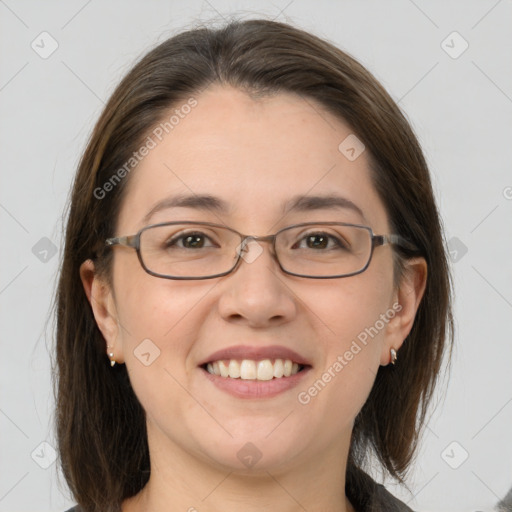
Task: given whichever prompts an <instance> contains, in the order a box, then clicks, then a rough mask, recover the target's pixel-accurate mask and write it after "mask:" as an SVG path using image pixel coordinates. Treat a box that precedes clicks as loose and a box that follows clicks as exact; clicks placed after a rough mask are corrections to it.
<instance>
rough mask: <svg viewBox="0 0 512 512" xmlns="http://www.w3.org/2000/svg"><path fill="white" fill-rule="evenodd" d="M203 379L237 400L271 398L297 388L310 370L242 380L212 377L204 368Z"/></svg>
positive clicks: (309, 368) (305, 369) (308, 368)
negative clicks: (279, 376)
mask: <svg viewBox="0 0 512 512" xmlns="http://www.w3.org/2000/svg"><path fill="white" fill-rule="evenodd" d="M200 370H201V372H202V373H203V374H204V375H205V377H206V378H207V379H208V380H209V381H210V382H212V383H213V384H214V385H215V386H217V387H218V388H219V389H220V390H222V391H225V392H226V393H229V394H230V395H232V396H235V397H237V398H272V397H273V396H276V395H279V394H280V393H284V392H285V391H288V390H289V389H292V388H294V387H295V386H297V385H298V384H299V383H300V382H301V381H302V379H304V377H305V376H306V374H307V373H308V372H309V370H311V367H310V366H307V367H306V368H304V369H303V370H302V371H300V372H298V373H296V374H295V375H291V376H290V377H281V378H279V379H275V378H274V379H272V380H243V379H231V378H229V377H221V376H220V375H212V374H211V373H210V372H208V371H207V370H205V369H204V368H200Z"/></svg>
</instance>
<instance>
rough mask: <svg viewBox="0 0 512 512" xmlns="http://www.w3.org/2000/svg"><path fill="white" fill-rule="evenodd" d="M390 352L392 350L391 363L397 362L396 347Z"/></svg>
mask: <svg viewBox="0 0 512 512" xmlns="http://www.w3.org/2000/svg"><path fill="white" fill-rule="evenodd" d="M390 352H391V364H395V362H396V360H397V356H396V350H395V349H394V348H392V349H391V350H390Z"/></svg>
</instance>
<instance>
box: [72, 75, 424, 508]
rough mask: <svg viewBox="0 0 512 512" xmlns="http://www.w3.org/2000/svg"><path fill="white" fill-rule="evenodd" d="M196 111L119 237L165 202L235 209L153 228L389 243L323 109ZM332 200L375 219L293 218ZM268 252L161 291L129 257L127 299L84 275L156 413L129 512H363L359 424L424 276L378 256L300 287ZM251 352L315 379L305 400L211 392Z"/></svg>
mask: <svg viewBox="0 0 512 512" xmlns="http://www.w3.org/2000/svg"><path fill="white" fill-rule="evenodd" d="M196 99H197V101H198V105H197V107H195V108H194V109H193V110H192V112H191V113H190V114H188V116H187V117H186V118H185V119H183V120H181V122H180V124H179V125H177V126H176V127H175V128H174V130H173V131H172V132H170V133H169V134H168V135H167V136H166V137H165V138H164V139H163V140H162V142H160V143H159V144H158V146H157V147H156V148H155V149H153V150H152V151H151V152H150V153H149V155H148V156H147V157H145V158H144V160H143V161H142V162H141V163H140V164H139V166H138V168H137V169H136V170H135V171H133V172H132V175H131V176H130V182H129V184H128V189H127V195H126V197H125V200H124V203H123V205H122V208H121V212H120V215H119V218H118V226H117V232H116V233H115V234H114V235H116V236H119V235H128V234H134V233H136V232H137V231H138V230H139V229H140V228H141V227H143V226H144V225H145V224H144V223H143V222H142V218H143V217H144V215H145V214H146V213H147V212H148V211H149V210H150V209H151V208H152V206H153V205H154V204H155V203H156V202H157V201H159V200H160V199H162V198H164V197H167V196H170V195H173V194H177V193H184V194H190V193H193V194H206V193H207V194H211V195H215V196H217V197H219V198H221V199H223V200H224V201H226V202H227V203H228V204H229V209H228V211H225V212H221V213H216V214H213V213H212V212H209V211H202V210H198V209H195V208H184V207H180V208H172V209H167V210H165V211H161V212H159V213H157V214H155V215H154V217H152V218H151V220H150V222H149V223H150V224H153V223H157V222H165V221H172V220H197V221H212V222H224V223H225V224H226V225H228V226H230V227H233V228H234V229H236V230H238V231H240V232H242V233H247V234H254V235H266V234H271V233H275V232H276V231H277V230H278V229H280V228H282V227H284V226H288V225H290V224H294V223H299V222H308V221H311V220H320V221H340V222H353V223H360V224H366V225H369V226H371V227H372V229H373V231H374V233H376V234H387V233H389V232H390V231H389V226H388V216H387V214H386V211H385V209H384V206H383V204H382V201H381V200H380V199H379V197H378V196H377V194H376V192H375V189H374V187H373V185H372V183H371V180H370V174H369V170H368V169H369V167H368V165H369V164H368V159H367V155H366V153H364V152H363V153H362V154H361V156H359V158H357V159H356V160H355V161H353V162H350V161H349V160H348V159H347V158H346V157H345V156H344V155H343V154H342V153H341V152H340V151H339V150H338V146H339V144H340V142H341V141H343V140H344V139H345V138H346V137H347V136H348V135H349V134H350V133H351V130H350V128H349V127H348V126H347V125H346V124H344V123H343V122H341V121H340V120H339V119H337V118H335V117H334V116H333V115H331V114H330V113H328V112H326V111H325V110H324V109H322V108H321V106H320V105H318V104H315V103H314V102H313V101H312V100H308V101H307V102H306V101H305V100H304V99H302V98H300V97H299V96H295V95H292V94H287V93H286V94H285V93H280V94H278V95H275V96H273V97H267V98H263V99H258V100H254V99H251V98H250V97H249V96H248V95H247V94H245V93H244V92H241V91H239V90H236V89H232V88H229V87H226V86H220V85H215V86H211V87H210V88H208V89H207V90H206V91H204V92H202V93H201V94H200V95H198V96H197V98H196ZM333 192H335V193H337V194H339V195H342V196H344V197H346V198H348V199H350V200H351V201H353V202H354V203H355V204H356V205H358V206H359V207H360V208H361V210H362V211H363V213H364V218H361V216H360V215H359V214H357V213H355V212H354V211H351V210H349V209H342V208H335V209H322V210H319V211H314V212H311V211H310V212H285V211H284V204H285V203H286V202H287V201H288V200H290V198H291V197H293V196H296V195H306V194H308V195H311V194H314V195H322V194H332V193H333ZM262 205H264V207H262ZM261 247H263V249H264V250H263V252H262V254H260V255H259V256H258V257H257V258H256V259H255V260H254V261H253V262H252V263H246V262H242V264H241V265H240V266H239V267H238V268H237V270H236V271H235V272H233V273H231V274H230V275H227V276H224V277H221V278H216V279H211V280H199V281H173V280H167V279H160V278H157V277H153V276H151V275H149V274H147V273H146V272H145V271H144V270H143V269H142V267H141V265H140V264H139V261H138V259H137V256H136V253H135V251H134V250H133V249H131V248H126V247H115V248H113V250H114V263H113V289H110V288H109V287H108V286H107V285H106V284H105V282H104V281H102V280H101V278H100V277H99V276H98V275H96V274H95V271H94V264H93V263H92V261H90V260H88V261H86V262H84V263H83V265H82V267H81V278H82V282H83V285H84V289H85V291H86V293H87V296H88V298H89V300H90V302H91V306H92V309H93V312H94V315H95V318H96V321H97V324H98V326H99V328H100V329H101V332H102V333H103V336H104V338H105V340H106V345H109V346H111V347H113V349H108V350H107V348H106V347H105V350H106V352H111V351H112V352H113V353H114V359H115V360H116V361H117V363H118V364H126V365H127V368H128V371H129V374H130V378H131V382H132V385H133V388H134V390H135V393H136V394H137V396H138V398H139V400H140V402H141V404H142V405H143V407H144V409H145V410H146V413H147V427H148V442H149V448H150V456H151V477H150V480H149V482H148V484H147V485H146V487H145V488H144V489H143V490H142V491H141V492H140V493H139V494H138V495H136V496H135V497H133V498H131V499H128V500H126V501H125V502H124V503H123V504H122V510H123V512H133V511H142V510H151V511H155V512H159V511H167V510H171V509H172V510H183V511H186V510H190V511H192V510H194V508H192V507H195V509H197V510H200V511H211V512H214V511H215V512H217V511H222V512H229V511H235V510H240V508H243V510H245V511H247V512H252V511H256V510H257V511H261V510H268V511H270V510H272V511H274V510H280V511H282V512H292V511H293V512H295V511H299V510H304V509H305V510H308V511H309V512H314V511H323V512H324V511H335V510H336V511H352V510H354V509H353V507H352V505H351V504H350V503H349V500H348V499H347V498H346V496H345V493H344V482H345V469H346V463H347V456H348V449H349V443H350V436H351V431H352V428H353V422H354V418H355V417H356V415H357V414H358V412H359V411H360V409H361V408H362V406H363V404H364V402H365V401H366V399H367V397H368V394H369V392H370V390H371V388H372V385H373V382H374V379H375V375H376V373H377V371H378V368H379V366H380V365H387V364H389V363H390V349H391V348H394V349H395V350H397V351H398V349H399V348H400V346H401V344H402V343H403V340H404V339H405V338H406V336H407V334H408V333H409V331H410V329H411V327H412V324H413V321H414V316H415V314H416V310H417V307H418V305H419V302H420V300H421V297H422V295H423V292H424V287H425V280H426V264H425V261H424V260H423V259H415V260H411V261H410V262H409V264H408V269H407V272H406V274H405V275H404V277H403V279H402V281H401V284H400V286H399V288H395V287H394V285H393V265H392V249H391V247H390V246H384V247H379V248H378V249H376V250H375V252H374V255H373V259H372V262H371V264H370V266H369V268H368V269H367V270H366V271H365V272H363V273H362V274H359V275H356V276H352V277H349V278H343V279H332V280H315V279H304V278H299V277H294V276H289V275H286V274H284V273H283V272H281V271H280V269H279V267H278V265H277V262H276V261H275V260H274V259H273V257H272V254H271V252H270V251H269V245H268V244H266V243H262V244H261ZM396 303H399V304H400V305H401V307H402V309H401V311H400V312H399V313H397V314H396V315H395V316H394V318H393V319H392V320H390V321H389V322H388V323H387V324H386V325H385V327H384V328H383V329H381V330H380V331H379V334H378V335H377V336H375V337H374V338H373V339H372V340H371V342H369V343H368V344H367V345H366V346H365V347H364V349H363V350H361V351H360V352H359V353H358V354H357V355H356V356H354V358H353V359H352V360H351V361H350V362H349V363H348V364H347V365H346V366H345V367H344V368H343V370H342V371H341V372H340V373H339V374H338V375H337V376H336V377H335V378H333V379H332V380H331V382H330V383H329V384H328V385H327V386H326V387H325V388H324V389H323V390H322V391H321V392H320V393H319V394H318V395H317V396H316V397H314V399H312V400H311V401H310V403H308V404H307V405H302V404H300V403H299V402H298V400H297V393H298V392H299V391H303V390H307V388H308V387H309V386H311V385H312V383H313V382H315V381H316V380H317V379H318V378H319V377H320V376H321V375H322V373H323V372H324V371H325V370H326V369H327V368H328V367H330V366H332V364H333V363H334V362H335V361H336V359H337V357H338V355H340V354H343V353H345V351H346V350H348V349H349V348H350V345H351V343H352V341H353V340H354V339H356V338H357V335H358V334H359V333H360V332H361V331H363V330H364V329H365V328H366V327H369V326H373V325H374V324H375V322H376V321H377V320H378V319H379V315H381V314H383V313H385V312H386V311H387V310H389V309H390V308H392V306H393V304H396ZM146 338H149V339H151V340H152V342H153V343H154V344H155V345H156V346H158V348H159V349H160V351H161V353H160V356H159V357H158V358H157V359H156V360H154V362H153V363H152V364H151V365H149V366H145V365H143V364H141V362H140V361H139V360H138V359H137V358H136V357H135V356H134V350H135V349H136V347H137V346H138V345H139V344H140V343H141V341H142V340H144V339H146ZM239 344H243V345H255V346H258V345H260V346H268V345H274V344H280V345H285V346H287V347H290V348H292V349H293V350H295V351H297V352H299V353H300V354H302V355H304V356H305V357H307V358H308V359H309V361H311V364H312V367H313V368H312V370H311V371H310V372H309V375H308V376H307V379H306V381H305V383H304V384H303V385H302V384H301V385H300V386H299V389H297V388H294V389H292V390H290V391H286V392H284V393H282V394H280V395H278V396H276V397H274V398H268V399H259V400H258V399H253V400H246V399H240V398H234V397H232V396H231V395H228V394H226V393H224V392H222V391H220V390H218V389H217V388H216V387H215V386H214V385H213V384H211V383H210V382H209V381H208V380H207V379H205V378H204V375H203V374H202V373H201V370H200V369H199V368H198V364H199V362H200V361H201V360H203V359H204V358H205V357H207V356H208V355H209V354H211V353H213V352H214V351H217V350H219V349H222V348H226V347H229V346H233V345H239ZM398 355H399V354H398ZM105 392H108V390H105ZM247 442H251V443H253V444H254V445H255V446H256V447H257V448H258V450H259V451H260V452H261V454H262V457H261V459H260V460H259V461H258V463H257V464H256V465H255V466H253V467H252V468H246V467H245V466H244V465H243V464H242V463H241V462H240V460H239V459H238V458H237V452H238V451H239V450H240V449H241V448H242V447H243V446H244V445H245V444H246V443H247Z"/></svg>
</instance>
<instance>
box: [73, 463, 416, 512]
mask: <svg viewBox="0 0 512 512" xmlns="http://www.w3.org/2000/svg"><path fill="white" fill-rule="evenodd" d="M346 494H347V497H348V499H349V500H350V503H352V505H353V507H354V508H355V509H356V511H357V512H413V510H412V509H411V508H409V507H408V506H407V505H406V504H405V503H403V502H402V501H400V500H399V499H397V498H395V497H394V496H393V495H392V494H391V493H390V492H389V491H388V490H387V489H386V488H385V487H384V486H383V485H381V484H378V483H377V482H375V481H374V480H373V479H372V478H371V477H370V476H368V475H367V474H366V473H362V472H361V473H360V474H359V482H358V485H357V489H349V488H347V489H346ZM67 512H82V510H81V509H80V508H79V507H78V506H76V507H73V508H71V509H69V510H68V511H67Z"/></svg>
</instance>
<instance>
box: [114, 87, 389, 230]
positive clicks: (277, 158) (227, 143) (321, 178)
mask: <svg viewBox="0 0 512 512" xmlns="http://www.w3.org/2000/svg"><path fill="white" fill-rule="evenodd" d="M194 99H195V101H196V102H197V103H196V105H195V106H194V107H193V108H183V110H180V104H177V105H175V106H173V108H171V109H169V115H168V117H166V118H164V119H163V121H162V123H165V122H168V121H170V120H171V117H172V116H173V114H175V115H174V117H173V119H172V124H171V122H168V123H167V124H166V125H164V124H161V125H157V126H156V128H157V129H158V128H159V129H158V130H157V131H155V130H153V132H151V133H150V137H151V138H152V139H153V142H154V144H151V145H152V146H154V147H153V148H152V149H151V150H150V151H149V152H148V154H147V155H146V156H145V157H144V158H143V159H142V160H141V161H140V163H139V164H138V165H137V167H136V168H135V169H134V170H133V171H132V173H131V175H130V177H129V183H128V184H127V185H128V186H127V190H126V194H125V198H124V200H123V204H122V207H121V212H120V215H119V219H118V230H119V231H124V230H128V231H133V230H135V229H140V228H141V227H143V226H144V225H146V224H147V218H146V219H145V217H147V214H148V212H149V211H150V210H151V209H152V208H153V207H154V205H155V204H156V203H158V202H159V201H162V199H165V198H166V197H171V196H177V195H178V196H184V195H186V196H205V195H209V196H214V197H218V198H219V199H221V200H222V202H223V203H224V205H225V206H226V209H225V210H224V211H223V213H222V215H223V217H222V218H221V219H218V220H222V221H223V222H229V223H231V225H232V226H233V227H236V226H235V224H236V223H239V224H240V225H239V226H238V227H241V228H242V227H243V228H244V230H245V231H246V232H247V230H248V229H252V228H254V229H257V228H259V229H257V232H262V231H261V230H262V229H265V227H266V226H268V227H270V226H273V225H274V224H275V223H276V222H277V221H278V220H279V219H280V218H283V216H284V217H286V211H287V210H286V208H287V205H290V204H291V203H292V202H293V200H294V199H296V198H297V197H300V196H324V195H330V196H332V195H339V196H342V197H343V198H346V199H348V200H349V201H352V202H353V203H355V204H356V205H357V206H358V207H359V208H360V209H361V210H363V212H364V219H365V220H366V221H367V223H368V224H373V225H372V227H374V229H376V228H377V227H378V226H379V225H380V226H382V227H384V226H385V225H386V220H385V219H386V214H385V211H384V207H383V205H382V203H381V201H380V200H379V198H378V196H377V194H376V192H375V190H374V188H373V185H372V183H371V180H370V173H369V168H368V159H367V155H366V154H365V152H364V151H363V152H362V153H361V155H360V156H359V157H358V158H356V159H355V160H354V159H348V158H347V157H346V154H344V153H343V152H342V151H340V144H342V148H343V147H344V145H343V144H344V142H343V141H346V140H349V141H351V140H352V139H351V138H350V137H354V135H353V134H352V132H351V130H350V127H349V126H348V125H347V124H346V123H344V122H343V121H342V120H340V119H338V118H337V117H335V116H334V115H332V114H330V113H329V112H327V111H326V110H325V109H324V108H322V107H321V106H320V105H319V104H318V103H316V102H314V100H311V99H309V98H307V99H306V98H303V97H301V96H298V95H295V94H290V93H279V94H276V95H274V96H270V97H263V98H259V99H257V100H255V99H253V98H251V97H250V96H249V95H248V94H246V93H244V92H242V91H240V90H238V89H234V88H231V87H223V86H219V85H214V86H210V87H209V88H208V89H207V90H206V91H204V92H202V93H201V94H200V95H197V96H194ZM186 103H187V100H184V102H183V105H185V104H186ZM155 133H158V134H159V137H157V136H155ZM347 137H349V139H347ZM160 139H161V140H160ZM189 210H191V209H190V208H184V207H179V208H177V209H176V208H174V209H173V210H167V211H160V212H158V213H156V214H155V216H154V217H155V219H156V220H157V221H158V222H164V221H166V220H175V217H176V214H178V213H179V214H180V215H181V219H182V220H183V216H184V215H185V214H188V215H192V212H191V211H189ZM166 215H167V217H166ZM347 216H348V217H347ZM346 217H347V220H350V221H358V222H362V220H361V217H356V216H355V212H352V213H349V212H347V215H346ZM290 220H292V217H290ZM293 220H294V221H297V220H298V219H297V218H293ZM306 220H307V219H306ZM341 220H345V219H341ZM151 223H153V219H152V222H151Z"/></svg>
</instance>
